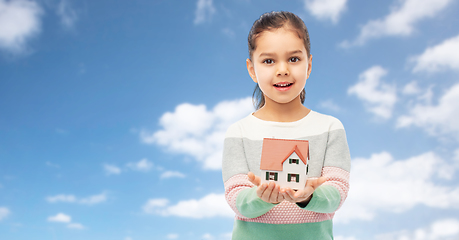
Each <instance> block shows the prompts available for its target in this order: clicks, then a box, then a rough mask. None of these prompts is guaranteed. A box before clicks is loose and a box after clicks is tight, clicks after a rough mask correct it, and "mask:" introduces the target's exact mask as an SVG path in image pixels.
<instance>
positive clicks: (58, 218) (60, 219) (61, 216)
mask: <svg viewBox="0 0 459 240" xmlns="http://www.w3.org/2000/svg"><path fill="white" fill-rule="evenodd" d="M48 221H49V222H62V223H70V222H71V221H72V217H70V216H69V215H66V214H64V213H58V214H57V215H56V216H50V217H48Z"/></svg>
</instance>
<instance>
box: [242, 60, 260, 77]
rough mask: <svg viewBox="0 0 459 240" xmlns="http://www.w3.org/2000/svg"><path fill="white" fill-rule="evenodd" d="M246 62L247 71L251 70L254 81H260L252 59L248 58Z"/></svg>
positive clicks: (250, 73)
mask: <svg viewBox="0 0 459 240" xmlns="http://www.w3.org/2000/svg"><path fill="white" fill-rule="evenodd" d="M245 62H246V63H247V71H248V72H249V75H250V77H251V78H252V80H253V81H254V82H256V83H258V80H257V75H256V74H255V67H254V66H253V63H252V60H250V59H248V58H247V60H245Z"/></svg>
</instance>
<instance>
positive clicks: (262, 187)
mask: <svg viewBox="0 0 459 240" xmlns="http://www.w3.org/2000/svg"><path fill="white" fill-rule="evenodd" d="M267 187H268V186H267V184H266V183H263V184H261V185H260V186H258V188H257V196H258V197H259V198H263V193H264V192H265V191H266V188H267Z"/></svg>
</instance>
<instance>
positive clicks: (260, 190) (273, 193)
mask: <svg viewBox="0 0 459 240" xmlns="http://www.w3.org/2000/svg"><path fill="white" fill-rule="evenodd" d="M247 175H248V177H249V181H250V182H251V183H253V184H254V185H255V186H257V196H258V197H259V198H261V200H263V201H265V202H268V203H273V204H277V203H280V202H282V201H283V200H284V195H283V194H282V193H281V192H280V186H279V185H277V184H275V183H273V182H270V183H269V184H266V183H263V184H261V179H260V177H257V176H255V174H253V173H252V172H249V173H248V174H247Z"/></svg>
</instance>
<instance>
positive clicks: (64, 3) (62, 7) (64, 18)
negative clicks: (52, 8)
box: [56, 0, 78, 29]
mask: <svg viewBox="0 0 459 240" xmlns="http://www.w3.org/2000/svg"><path fill="white" fill-rule="evenodd" d="M56 13H57V15H58V16H59V17H60V18H61V24H62V25H63V26H64V27H65V28H67V29H73V27H74V25H75V22H76V21H77V20H78V15H77V13H76V11H75V10H74V9H73V8H72V6H71V5H70V2H69V0H61V1H60V2H59V4H58V6H57V10H56Z"/></svg>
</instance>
